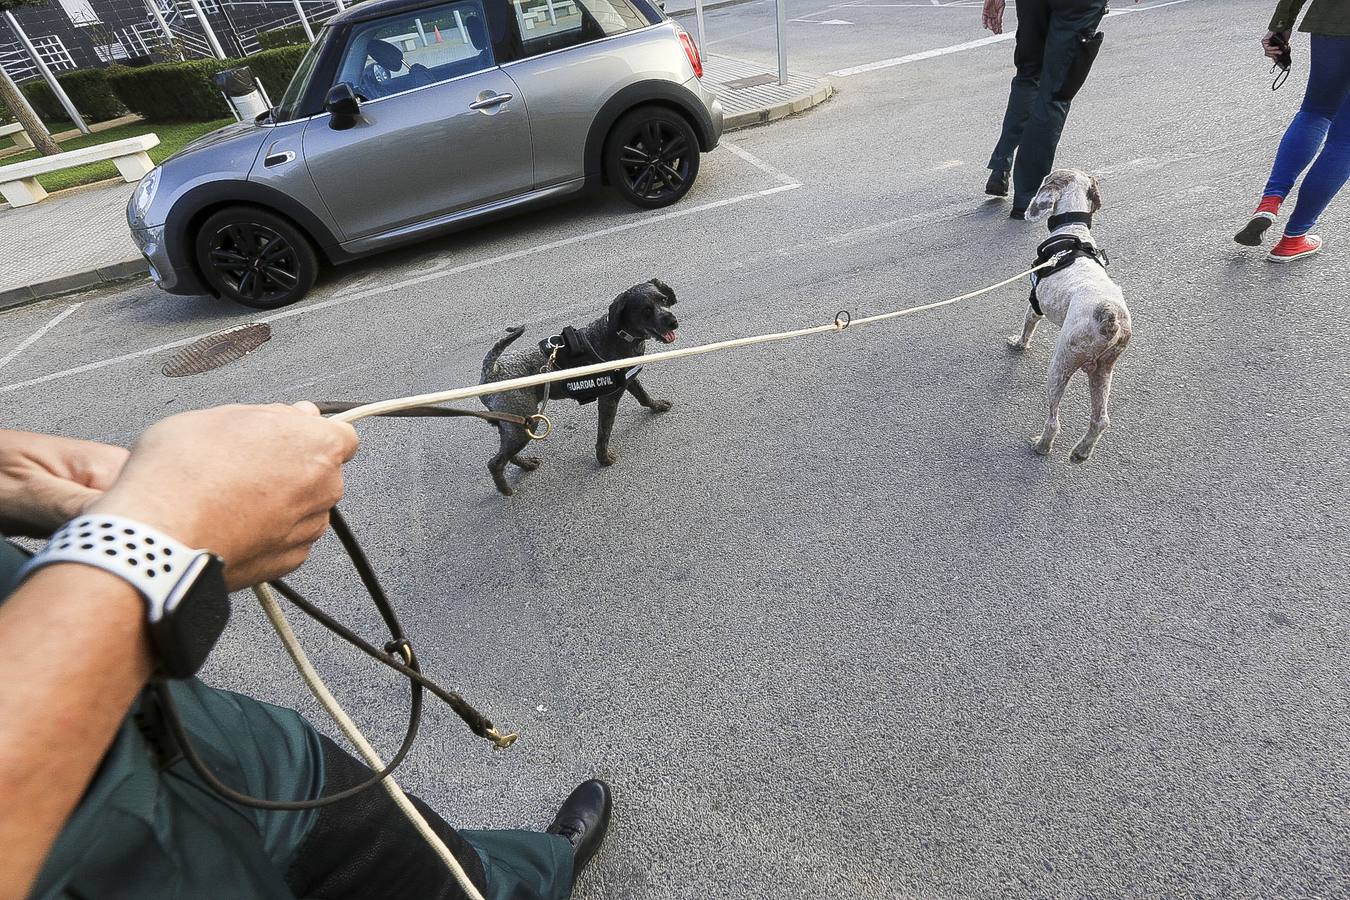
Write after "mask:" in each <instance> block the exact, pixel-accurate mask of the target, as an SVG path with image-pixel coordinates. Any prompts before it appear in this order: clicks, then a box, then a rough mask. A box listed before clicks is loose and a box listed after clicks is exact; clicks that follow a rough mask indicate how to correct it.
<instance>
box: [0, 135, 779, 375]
mask: <svg viewBox="0 0 1350 900" xmlns="http://www.w3.org/2000/svg"><path fill="white" fill-rule="evenodd" d="M743 152H744V151H743ZM747 161H749V160H747ZM761 166H762V167H766V168H765V171H768V172H771V173H773V172H777V170H776V169H773V168H772V167H771V166H768V164H767V163H762V161H761ZM778 174H782V173H778ZM774 177H775V178H777V177H778V175H775V176H774ZM800 187H801V185H800V184H798V183H797V182H795V181H792V182H790V183H787V184H780V185H778V186H777V187H771V188H765V189H764V190H762V191H753V192H751V193H749V194H739V195H737V196H735V197H728V198H727V199H725V200H713V201H711V202H709V203H702V204H700V205H698V206H690V207H688V208H685V209H674V210H671V211H670V212H666V213H661V214H660V215H655V216H644V217H642V218H639V219H635V220H634V221H631V222H625V223H624V224H622V225H614V226H612V227H610V228H601V229H599V230H597V231H589V232H587V233H585V234H578V235H574V236H572V237H569V238H562V239H561V240H556V241H551V242H549V243H547V244H539V245H537V246H534V247H526V248H525V249H523V250H516V251H514V252H511V253H503V254H500V255H498V256H493V257H489V258H487V259H479V260H475V261H474V262H469V263H464V264H462V265H458V266H453V267H451V268H447V269H443V270H441V271H438V272H430V273H428V274H425V275H419V276H416V277H413V278H405V279H403V280H402V281H397V282H394V283H392V284H385V285H381V286H380V287H374V288H369V289H367V290H363V291H357V292H354V293H350V294H344V295H342V296H338V297H332V298H330V299H328V300H324V301H322V302H319V303H311V304H309V305H307V306H292V307H287V308H286V309H284V310H282V311H280V312H275V313H272V314H271V315H270V316H262V317H260V318H257V319H252V320H251V321H253V322H276V321H279V320H281V319H289V318H292V317H294V316H303V315H305V314H307V313H312V312H318V311H319V310H322V309H329V308H331V307H334V306H340V305H342V304H344V303H351V302H352V301H354V300H365V299H368V298H370V297H378V296H380V295H381V294H388V293H392V292H394V291H401V290H403V289H404V288H408V287H411V286H413V285H417V284H424V283H426V282H428V281H435V280H437V279H441V278H449V277H450V276H452V275H459V274H461V273H463V272H472V271H474V270H476V269H483V268H486V267H488V266H496V265H500V264H502V263H505V262H511V261H513V260H517V259H524V258H525V257H527V256H534V255H536V254H539V253H547V252H549V251H551V250H557V249H559V248H561V247H570V246H572V245H573V244H581V243H586V242H589V241H594V240H596V239H597V238H602V237H606V236H608V235H611V234H618V233H619V232H621V231H630V230H632V229H634V228H649V227H651V226H652V225H655V224H656V223H658V222H666V221H669V220H671V219H679V218H683V217H685V216H691V215H694V214H695V213H700V212H708V211H709V210H713V209H721V208H722V207H724V206H734V205H735V204H738V203H744V202H746V201H747V200H757V199H759V198H760V197H768V196H770V195H772V194H777V193H781V192H783V191H791V190H796V189H797V188H800ZM68 314H69V311H68V312H67V313H65V314H63V316H64V315H68ZM55 324H56V323H55V322H52V323H50V324H49V325H48V326H47V327H48V328H50V327H52V325H55ZM210 334H215V331H208V332H203V333H201V334H194V335H192V336H191V337H185V338H182V339H180V340H177V341H169V342H168V343H165V344H159V345H157V346H154V347H146V348H145V349H144V350H136V351H134V352H132V353H123V354H122V355H121V356H114V357H110V358H108V359H101V360H98V361H97V362H91V363H86V364H85V365H82V366H76V367H74V368H71V369H62V370H61V371H59V372H52V373H50V374H48V375H42V376H40V377H38V378H30V379H28V380H27V381H17V382H14V383H13V384H7V385H4V386H0V394H8V393H13V392H14V391H18V390H22V389H24V388H27V387H33V386H35V385H39V384H46V383H47V382H49V381H58V380H60V379H62V378H70V377H72V376H75V375H83V374H84V373H86V372H94V371H97V370H98V369H105V368H107V367H108V366H115V365H118V364H120V363H124V362H130V361H131V360H134V359H140V358H141V357H143V356H153V355H154V354H156V353H163V352H164V351H165V350H174V349H177V348H178V347H183V346H186V345H188V344H190V343H192V342H193V341H196V340H200V339H201V338H204V337H206V336H207V335H210ZM36 337H41V334H39V335H37V336H36ZM36 337H34V338H32V339H30V342H31V340H36ZM19 349H20V350H22V349H23V347H20V348H19ZM15 352H16V353H17V351H15Z"/></svg>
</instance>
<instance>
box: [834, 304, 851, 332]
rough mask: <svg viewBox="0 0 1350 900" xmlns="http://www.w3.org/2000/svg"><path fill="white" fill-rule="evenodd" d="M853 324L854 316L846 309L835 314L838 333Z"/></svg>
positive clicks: (835, 325)
mask: <svg viewBox="0 0 1350 900" xmlns="http://www.w3.org/2000/svg"><path fill="white" fill-rule="evenodd" d="M851 324H853V314H852V313H850V312H849V311H848V310H846V309H841V310H839V312H837V313H835V314H834V327H835V329H836V330H838V331H843V330H844V329H845V328H847V327H848V326H849V325H851Z"/></svg>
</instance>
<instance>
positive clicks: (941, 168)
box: [933, 159, 966, 172]
mask: <svg viewBox="0 0 1350 900" xmlns="http://www.w3.org/2000/svg"><path fill="white" fill-rule="evenodd" d="M965 164H966V161H965V160H964V159H949V160H946V161H945V162H940V163H938V164H937V165H936V166H934V167H933V171H934V172H945V171H947V170H948V169H955V168H956V167H957V166H964V165H965Z"/></svg>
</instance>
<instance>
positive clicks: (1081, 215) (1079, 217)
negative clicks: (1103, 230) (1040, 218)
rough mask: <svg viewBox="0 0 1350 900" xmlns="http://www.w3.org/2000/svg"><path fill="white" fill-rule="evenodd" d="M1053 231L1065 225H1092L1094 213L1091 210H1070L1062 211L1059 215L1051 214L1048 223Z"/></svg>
mask: <svg viewBox="0 0 1350 900" xmlns="http://www.w3.org/2000/svg"><path fill="white" fill-rule="evenodd" d="M1046 224H1048V225H1049V226H1050V230H1051V231H1058V230H1059V229H1061V228H1063V227H1064V226H1065V225H1086V226H1087V227H1088V228H1091V227H1092V213H1090V212H1069V213H1060V214H1059V215H1057V216H1051V217H1050V221H1049V222H1048V223H1046Z"/></svg>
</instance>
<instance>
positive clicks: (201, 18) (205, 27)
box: [188, 0, 229, 59]
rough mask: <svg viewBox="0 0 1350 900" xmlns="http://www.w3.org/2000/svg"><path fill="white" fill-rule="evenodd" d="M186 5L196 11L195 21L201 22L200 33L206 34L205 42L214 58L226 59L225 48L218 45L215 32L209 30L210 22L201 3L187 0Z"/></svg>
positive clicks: (196, 0) (195, 0)
mask: <svg viewBox="0 0 1350 900" xmlns="http://www.w3.org/2000/svg"><path fill="white" fill-rule="evenodd" d="M188 6H191V7H192V11H193V12H194V13H196V15H197V21H198V22H201V23H202V33H203V34H205V35H206V43H207V44H208V45H210V47H211V52H212V53H213V54H215V57H216V59H228V58H229V57H227V56H226V55H225V50H224V49H223V48H222V47H221V46H220V41H218V40H216V33H215V32H214V31H212V30H211V23H210V22H208V21H207V20H206V12H205V11H204V10H203V9H202V5H201V3H199V2H198V0H188Z"/></svg>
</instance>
